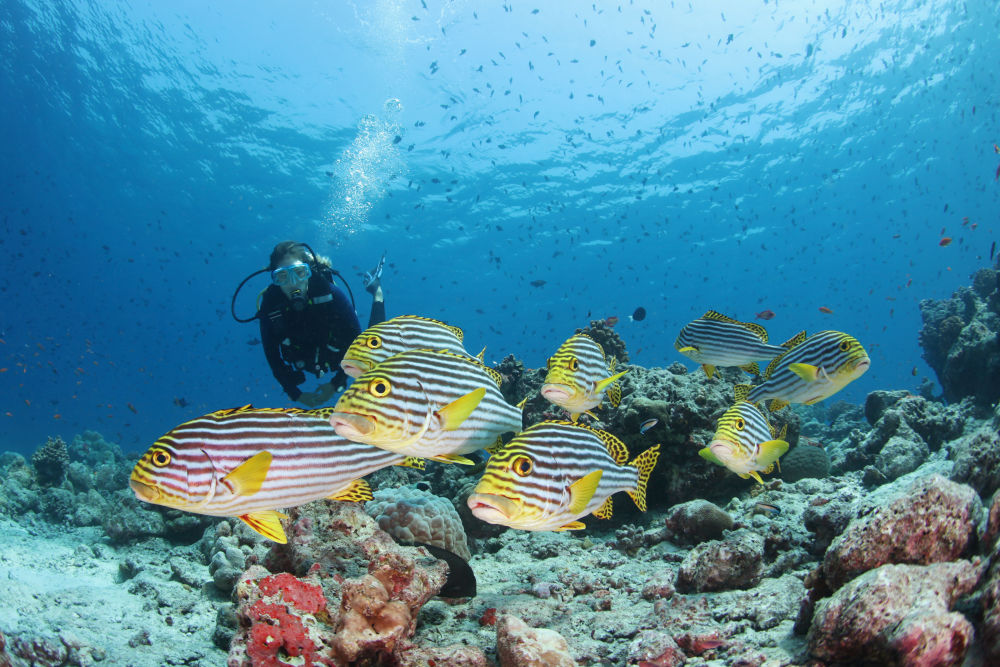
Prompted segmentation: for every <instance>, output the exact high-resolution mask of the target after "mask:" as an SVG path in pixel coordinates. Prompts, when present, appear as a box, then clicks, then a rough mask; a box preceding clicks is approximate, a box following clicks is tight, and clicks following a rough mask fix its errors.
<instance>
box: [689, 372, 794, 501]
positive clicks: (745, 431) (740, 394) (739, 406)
mask: <svg viewBox="0 0 1000 667" xmlns="http://www.w3.org/2000/svg"><path fill="white" fill-rule="evenodd" d="M749 389H750V387H749V386H748V385H737V387H736V403H735V404H734V405H733V406H732V407H731V408H729V409H728V410H726V411H725V413H723V415H722V417H720V418H719V423H718V426H717V427H716V430H715V435H714V436H713V437H712V442H711V444H709V446H708V447H705V448H704V449H702V450H701V451H700V452H699V454H700V455H701V456H702V457H703V458H705V459H707V460H709V461H711V462H713V463H716V464H718V465H722V466H725V467H726V468H728V469H729V470H731V471H733V472H734V473H736V474H737V475H739V476H740V477H744V478H746V477H753V478H754V479H756V480H757V481H758V482H760V483H761V484H763V483H764V482H763V480H761V478H760V474H759V473H760V472H765V473H768V472H771V469H772V468H773V466H774V464H775V463H776V462H777V460H778V458H779V457H780V456H783V455H784V454H785V453H786V452H787V451H788V443H787V442H786V441H785V440H784V439H783V438H784V432H782V434H781V436H780V437H777V438H776V433H775V431H774V428H773V427H772V426H771V424H770V423H769V422H768V420H767V417H766V416H765V415H764V413H763V412H761V411H760V410H759V409H758V408H757V406H755V405H754V404H753V403H749V402H747V401H746V400H744V399H745V397H746V395H747V394H748V392H749Z"/></svg>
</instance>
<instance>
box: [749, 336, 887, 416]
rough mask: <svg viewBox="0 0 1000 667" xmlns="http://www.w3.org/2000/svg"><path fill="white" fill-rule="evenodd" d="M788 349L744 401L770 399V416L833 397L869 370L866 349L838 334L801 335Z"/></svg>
mask: <svg viewBox="0 0 1000 667" xmlns="http://www.w3.org/2000/svg"><path fill="white" fill-rule="evenodd" d="M783 346H784V347H786V348H788V349H787V350H786V351H785V353H784V354H782V355H781V356H780V357H777V358H776V359H774V361H772V362H771V364H770V365H769V366H768V367H767V369H766V370H765V371H764V382H762V383H761V384H759V385H756V386H755V387H753V388H752V389H751V390H750V394H749V395H748V396H747V400H748V401H750V402H751V403H759V402H761V401H765V400H768V399H771V401H770V403H768V407H769V408H770V409H771V411H772V412H773V411H774V410H780V409H781V408H783V407H785V406H786V405H788V404H789V403H805V404H806V405H812V404H813V403H818V402H819V401H822V400H823V399H824V398H829V397H830V396H833V395H834V394H836V393H837V392H838V391H840V390H841V389H843V388H844V387H845V386H847V385H848V384H849V383H851V382H853V381H854V380H857V379H858V378H859V377H861V376H862V375H864V373H865V371H867V370H868V367H869V366H871V363H872V362H871V359H869V357H868V353H867V352H866V351H865V348H864V347H862V346H861V343H859V342H858V341H857V339H855V338H854V337H853V336H848V335H847V334H845V333H842V332H840V331H820V332H819V333H815V334H813V335H812V336H809V337H808V338H807V337H806V332H805V331H803V332H802V333H800V334H799V335H797V336H795V337H794V338H792V339H791V340H789V341H787V342H785V343H783Z"/></svg>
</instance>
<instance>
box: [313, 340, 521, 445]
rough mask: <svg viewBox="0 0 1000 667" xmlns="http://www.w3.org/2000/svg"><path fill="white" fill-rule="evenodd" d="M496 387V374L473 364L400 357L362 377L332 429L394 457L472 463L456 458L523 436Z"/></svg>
mask: <svg viewBox="0 0 1000 667" xmlns="http://www.w3.org/2000/svg"><path fill="white" fill-rule="evenodd" d="M499 385H500V376H499V374H498V373H497V372H496V371H494V370H493V369H490V368H487V367H485V366H483V365H482V364H481V363H480V362H479V361H478V360H477V359H474V358H472V357H468V356H464V355H459V354H455V353H453V352H446V351H443V350H441V351H433V350H410V351H407V352H401V353H400V354H396V355H393V356H391V357H389V358H388V359H386V360H385V361H383V362H382V363H380V364H379V365H378V366H376V367H375V368H373V369H372V370H370V371H368V372H367V373H364V374H363V375H362V376H361V377H359V378H358V379H357V380H356V381H355V382H354V384H352V385H351V386H350V387H349V388H348V389H347V391H345V392H344V394H343V395H342V396H341V397H340V400H339V401H337V405H336V406H335V408H334V410H335V412H334V413H333V415H332V416H331V418H330V423H331V424H333V426H334V428H335V429H336V431H337V433H338V434H340V435H341V436H343V437H345V438H349V439H351V440H356V441H358V442H365V443H368V444H370V445H375V446H376V447H382V448H384V449H388V450H392V451H394V452H396V453H398V454H404V455H407V456H419V457H423V458H434V459H437V460H441V461H450V462H455V463H472V461H470V460H468V459H465V458H464V457H462V456H461V455H462V454H467V453H469V452H474V451H476V450H478V449H484V448H486V447H492V446H494V445H495V444H496V441H497V438H498V437H499V436H500V435H501V434H503V433H506V432H509V431H513V432H517V431H520V430H521V410H520V409H519V408H516V407H514V406H513V405H510V404H509V403H507V402H506V401H505V400H504V398H503V395H502V394H501V393H500V387H499Z"/></svg>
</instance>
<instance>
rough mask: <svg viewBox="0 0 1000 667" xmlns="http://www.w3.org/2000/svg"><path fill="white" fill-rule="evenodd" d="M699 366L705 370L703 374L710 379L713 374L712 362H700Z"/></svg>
mask: <svg viewBox="0 0 1000 667" xmlns="http://www.w3.org/2000/svg"><path fill="white" fill-rule="evenodd" d="M701 368H702V370H703V371H705V375H707V376H708V377H709V378H710V379H711V377H712V376H713V375H715V366H713V365H712V364H702V365H701Z"/></svg>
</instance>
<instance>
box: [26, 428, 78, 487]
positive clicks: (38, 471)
mask: <svg viewBox="0 0 1000 667" xmlns="http://www.w3.org/2000/svg"><path fill="white" fill-rule="evenodd" d="M31 465H32V466H33V467H34V468H35V475H36V476H37V478H38V483H39V484H41V485H42V486H56V485H58V484H60V483H62V481H63V479H65V477H66V468H68V467H69V451H68V450H67V449H66V443H65V442H63V439H62V438H60V437H59V436H56V437H54V438H49V439H48V440H46V441H45V444H44V445H42V446H41V447H39V448H38V449H37V450H35V453H34V454H32V455H31Z"/></svg>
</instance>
